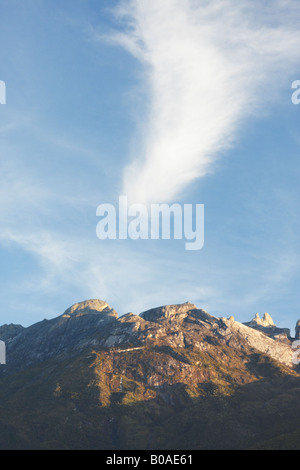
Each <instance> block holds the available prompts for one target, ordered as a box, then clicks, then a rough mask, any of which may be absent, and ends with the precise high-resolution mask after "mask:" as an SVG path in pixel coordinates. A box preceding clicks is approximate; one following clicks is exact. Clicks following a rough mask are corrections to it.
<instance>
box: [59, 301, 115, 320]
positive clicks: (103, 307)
mask: <svg viewBox="0 0 300 470" xmlns="http://www.w3.org/2000/svg"><path fill="white" fill-rule="evenodd" d="M99 314H104V315H106V316H110V317H114V318H118V314H117V312H116V311H115V310H114V309H112V308H111V307H110V306H109V305H108V304H107V303H106V302H105V301H103V300H99V299H92V300H86V301H84V302H79V303H77V304H74V305H72V307H70V308H68V309H67V310H66V311H65V313H64V314H63V316H62V317H63V318H77V317H82V316H84V315H99Z"/></svg>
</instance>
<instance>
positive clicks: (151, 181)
mask: <svg viewBox="0 0 300 470" xmlns="http://www.w3.org/2000/svg"><path fill="white" fill-rule="evenodd" d="M270 5H272V8H270ZM299 19H300V6H299V2H298V1H296V0H295V1H294V0H285V1H284V2H283V1H281V0H276V1H273V0H272V2H271V1H265V2H261V1H251V2H250V1H248V0H243V1H241V2H239V6H237V5H236V2H235V1H233V0H222V1H219V0H211V1H210V2H208V1H204V0H172V1H171V0H166V1H165V2H163V3H162V2H161V1H158V0H154V1H152V2H148V1H146V0H140V1H138V0H132V1H129V0H128V1H124V2H119V1H109V2H108V1H104V0H103V1H96V0H94V1H92V0H72V1H71V0H62V1H58V0H51V2H50V1H49V0H26V2H21V1H20V0H0V43H1V48H0V80H3V81H5V83H6V87H7V99H6V101H7V103H6V105H1V106H0V256H1V269H0V281H1V282H0V298H1V308H0V324H4V323H21V324H22V325H24V326H29V325H30V324H32V323H35V322H37V321H40V320H43V319H44V318H52V317H55V316H57V315H59V314H61V313H63V311H64V310H65V309H67V308H68V307H69V306H70V305H72V304H74V303H76V302H78V301H82V300H85V299H89V298H100V299H104V300H106V301H107V302H108V303H109V304H110V305H111V306H113V307H114V308H115V309H116V310H117V311H118V313H119V314H120V315H122V314H125V313H127V312H129V311H133V312H134V313H140V312H141V311H143V310H146V309H148V308H151V307H154V306H158V305H164V304H169V303H181V302H185V301H187V300H190V301H191V302H193V303H195V304H196V305H198V306H199V307H201V308H205V309H206V310H208V311H209V312H210V313H212V314H214V315H217V316H229V315H234V316H235V318H236V319H237V320H239V321H248V320H249V319H250V318H252V316H254V314H255V313H256V312H259V313H260V314H263V313H264V312H268V313H270V314H271V315H272V316H273V319H274V321H275V323H276V324H278V325H279V326H288V327H290V328H292V329H293V328H294V325H295V323H296V321H297V320H298V319H299V318H300V310H299V298H298V297H299V294H298V292H299V288H298V286H299V281H300V268H299V266H300V265H299V261H300V246H299V235H298V234H299V220H300V210H299V203H298V201H299V199H300V185H299V178H300V163H299V146H300V137H299V112H300V106H296V105H293V104H292V102H291V96H292V90H291V84H292V82H293V81H294V80H297V79H300V71H299V63H300V51H299V47H298V45H299V40H300V32H299V30H298V29H297V25H299ZM122 194H126V195H128V197H129V198H130V199H131V200H132V201H135V202H147V203H149V202H168V203H174V202H179V203H182V204H184V203H194V204H196V203H198V204H204V205H205V245H204V248H203V250H201V251H199V252H188V251H185V249H184V242H183V241H173V240H170V241H151V240H148V241H130V240H123V241H121V240H117V241H113V240H111V241H100V240H98V239H97V237H96V224H97V221H98V220H97V217H96V209H97V207H98V205H99V204H101V203H115V202H116V201H117V199H118V197H119V195H122Z"/></svg>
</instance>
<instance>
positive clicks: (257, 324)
mask: <svg viewBox="0 0 300 470" xmlns="http://www.w3.org/2000/svg"><path fill="white" fill-rule="evenodd" d="M244 325H246V326H249V327H250V328H253V329H255V330H259V331H261V332H262V333H264V334H265V335H266V336H268V337H269V338H272V339H275V340H276V341H278V342H280V343H285V344H287V345H288V346H290V344H291V340H292V338H291V331H290V329H289V328H278V327H277V326H276V325H275V323H274V321H273V319H272V317H271V315H269V314H268V313H265V314H264V316H263V318H260V316H259V314H258V313H257V314H256V315H255V317H254V318H253V319H252V320H251V321H250V322H249V323H244Z"/></svg>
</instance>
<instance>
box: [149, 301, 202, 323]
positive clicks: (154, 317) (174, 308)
mask: <svg viewBox="0 0 300 470" xmlns="http://www.w3.org/2000/svg"><path fill="white" fill-rule="evenodd" d="M191 310H197V307H196V306H195V305H194V304H192V303H190V302H186V303H184V304H176V305H165V306H163V307H158V308H153V309H151V310H147V311H146V312H143V313H141V314H140V317H142V318H143V319H144V320H146V321H150V322H154V323H157V322H158V323H160V322H161V321H165V320H174V319H177V320H178V319H179V318H185V317H186V316H187V315H188V312H190V311H191Z"/></svg>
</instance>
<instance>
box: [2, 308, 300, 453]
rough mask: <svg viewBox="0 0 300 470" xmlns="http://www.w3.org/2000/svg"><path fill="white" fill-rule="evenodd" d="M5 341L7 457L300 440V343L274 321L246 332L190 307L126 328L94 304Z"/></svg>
mask: <svg viewBox="0 0 300 470" xmlns="http://www.w3.org/2000/svg"><path fill="white" fill-rule="evenodd" d="M298 327H299V328H298V330H297V331H298V334H299V330H300V322H299V324H298ZM280 335H281V336H280ZM0 340H5V342H6V346H7V364H6V365H5V366H1V367H0V448H1V449H2V448H6V447H7V448H32V447H33V448H85V449H90V448H96V449H98V448H102V449H118V448H122V449H128V448H150V449H152V448H154V449H164V448H165V449H166V448H168V449H169V448H173V447H172V446H175V447H174V448H175V449H179V448H190V449H191V448H217V446H220V448H243V447H245V446H251V445H253V446H256V445H258V444H257V443H258V442H259V443H260V445H263V444H261V443H262V442H264V441H262V439H264V440H265V441H266V440H268V439H273V437H274V436H275V437H276V438H278V436H281V434H280V433H282V429H284V430H285V433H295V432H298V431H297V430H298V427H299V426H298V423H299V418H300V406H299V405H298V401H299V400H298V394H299V385H300V383H299V382H300V376H299V371H298V369H297V367H296V366H295V365H294V364H293V363H292V355H293V354H294V350H293V349H292V347H291V345H292V341H293V339H292V338H291V337H290V334H287V332H286V331H285V330H281V329H278V328H277V327H276V325H274V322H273V320H272V319H271V317H270V316H267V315H265V316H264V318H263V319H260V318H259V316H256V317H255V319H254V320H252V321H251V322H250V323H249V324H242V323H239V322H238V321H236V320H235V319H234V318H233V317H230V318H229V319H227V318H222V317H221V318H217V317H215V316H212V315H210V314H209V313H208V312H206V311H205V310H202V309H199V308H197V306H195V305H193V304H191V303H189V302H187V303H185V304H180V305H168V306H164V307H158V308H154V309H151V310H148V311H146V312H143V313H141V314H140V315H135V314H133V313H128V314H127V315H124V316H122V317H118V314H117V312H116V311H115V310H114V309H112V308H111V307H110V306H109V305H108V304H107V303H106V302H104V301H101V300H88V301H85V302H80V303H77V304H75V305H73V306H72V307H70V308H69V309H67V310H66V311H65V312H64V313H63V314H62V315H60V316H58V317H57V318H54V319H52V320H44V321H42V322H39V323H37V324H35V325H32V326H31V327H29V328H22V327H14V326H12V325H10V326H5V327H1V328H0ZM253 397H254V398H253ZM262 416H263V418H262ZM287 416H288V417H289V420H290V421H289V423H288V424H287V423H286V422H285V421H284V420H285V419H286V417H287ZM278 420H279V421H278ZM264 422H265V423H266V424H265V425H264V424H262V423H264ZM7 423H13V424H12V425H8V424H7ZM274 423H276V425H275V424H274ZM37 429H38V432H37ZM276 433H277V434H276ZM259 436H260V437H259ZM297 436H298V434H297ZM299 437H300V429H299ZM280 439H283V442H287V438H286V437H284V436H283V437H282V436H281V437H280ZM289 439H290V438H288V442H290V441H289ZM298 441H299V439H298ZM276 442H277V441H276ZM291 442H294V441H293V440H292V441H291ZM189 445H190V447H189ZM136 446H138V447H136ZM182 446H183V447H182ZM201 446H202V447H201ZM296 447H297V445H296ZM299 447H300V445H299Z"/></svg>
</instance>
